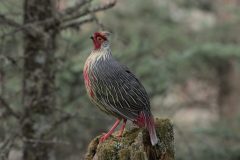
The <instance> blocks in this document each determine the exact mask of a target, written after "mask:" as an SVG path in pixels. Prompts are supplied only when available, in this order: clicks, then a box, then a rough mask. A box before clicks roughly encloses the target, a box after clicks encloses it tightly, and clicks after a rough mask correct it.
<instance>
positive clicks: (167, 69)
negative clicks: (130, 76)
mask: <svg viewBox="0 0 240 160" xmlns="http://www.w3.org/2000/svg"><path fill="white" fill-rule="evenodd" d="M75 2H76V1H75V0H58V1H57V9H58V10H60V11H61V10H63V9H64V8H66V7H68V6H71V5H72V4H74V3H75ZM105 2H108V1H107V0H95V1H93V2H92V3H93V4H100V3H105ZM22 5H23V1H22V0H0V13H1V14H5V15H7V17H10V18H13V19H15V20H16V21H19V22H21V21H22V15H23V7H22ZM96 16H97V18H98V22H97V23H96V22H92V23H88V24H84V25H82V26H81V27H72V28H68V29H64V30H62V31H61V32H60V34H59V35H58V36H57V44H56V48H57V49H56V53H55V66H56V68H57V70H56V78H55V83H56V84H55V85H56V89H55V91H56V92H55V101H56V112H55V114H54V115H52V116H51V118H52V119H53V120H54V119H55V118H56V117H59V116H61V115H65V114H67V115H71V116H70V118H67V119H66V121H64V122H63V123H62V124H61V125H59V126H58V127H56V128H55V129H54V130H53V133H52V135H53V136H52V140H53V142H52V143H51V145H52V149H51V152H50V153H49V154H50V155H51V156H50V157H51V158H50V159H52V160H54V159H57V160H76V159H81V158H83V155H84V153H85V151H86V148H87V145H88V143H89V142H90V140H91V139H93V138H94V137H95V136H97V135H99V134H101V133H102V132H105V131H107V130H108V129H109V127H110V126H111V125H112V124H113V123H114V120H115V118H113V117H108V116H107V115H105V114H104V113H102V112H100V111H99V110H98V109H97V108H96V107H95V106H94V105H92V104H91V103H90V101H89V99H88V97H87V95H86V92H85V87H84V82H83V76H82V70H83V65H84V61H85V60H86V58H87V56H88V55H89V54H90V52H91V49H92V48H93V45H92V42H91V40H90V39H89V37H90V35H91V34H92V33H93V32H95V31H97V30H99V29H100V27H103V28H105V29H107V30H110V31H111V32H112V33H113V34H112V37H111V38H112V39H111V41H112V52H113V55H114V57H116V59H118V60H119V61H121V62H122V63H124V64H126V65H127V66H128V67H129V68H130V69H131V70H132V72H133V73H135V74H136V75H137V77H138V78H139V79H140V81H141V82H142V83H143V85H144V86H145V88H146V90H147V92H148V93H149V96H150V99H151V107H152V112H153V114H154V116H156V117H161V118H169V119H171V120H172V122H173V124H174V130H175V150H176V159H177V160H183V159H184V160H188V159H189V160H202V159H205V160H239V159H240V1H239V0H147V1H146V0H138V1H133V0H132V1H128V0H119V1H118V2H117V4H116V6H114V7H113V8H111V9H109V10H106V11H104V12H100V13H97V14H96ZM0 22H1V21H0ZM9 30H11V29H10V28H9V27H8V26H7V25H1V23H0V34H1V35H3V34H6V33H7V32H8V31H9ZM22 38H23V36H22V34H21V33H20V32H17V33H14V34H11V35H9V36H5V37H4V38H3V37H1V39H0V96H1V97H4V98H5V100H6V101H7V102H8V103H9V104H10V106H11V107H12V108H13V110H14V111H16V112H21V111H22V102H21V101H22V78H23V76H22V74H23V70H22V65H23V61H24V57H23V41H22ZM0 105H1V104H0ZM50 121H51V119H50ZM46 126H47V123H43V124H41V125H39V126H38V127H40V128H41V127H42V128H43V129H44V127H46ZM19 128H20V127H19V124H18V122H17V121H16V120H15V119H14V118H13V117H11V116H9V115H8V113H7V111H6V109H5V108H4V107H1V106H0V147H3V146H2V145H3V144H4V142H5V140H6V139H7V138H8V137H9V136H10V135H11V133H15V132H18V129H19ZM127 128H131V123H129V126H128V127H127ZM22 148H23V142H22V140H21V137H16V139H14V141H13V143H12V145H11V146H10V147H9V154H8V158H9V159H10V160H18V159H21V156H22ZM0 153H1V150H0Z"/></svg>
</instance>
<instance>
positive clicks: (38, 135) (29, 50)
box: [21, 0, 57, 160]
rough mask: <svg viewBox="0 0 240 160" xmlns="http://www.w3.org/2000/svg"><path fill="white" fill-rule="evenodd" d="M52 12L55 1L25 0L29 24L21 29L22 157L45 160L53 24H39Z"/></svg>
mask: <svg viewBox="0 0 240 160" xmlns="http://www.w3.org/2000/svg"><path fill="white" fill-rule="evenodd" d="M54 14H55V3H54V0H25V1H24V17H23V20H24V24H29V23H31V24H32V26H31V28H30V29H29V31H28V32H24V37H23V40H24V76H23V106H24V107H25V113H24V116H23V118H22V120H21V126H22V135H23V137H24V149H23V159H24V160H48V159H49V156H48V153H49V150H50V147H51V146H50V145H49V144H47V143H43V140H44V141H47V140H49V139H50V138H49V137H47V136H46V135H45V132H46V128H47V127H44V126H46V125H48V124H49V121H48V120H50V116H51V113H52V108H53V107H54V87H55V86H54V77H55V76H54V74H55V67H54V52H55V40H56V34H57V32H56V29H53V27H54V26H56V24H52V23H51V24H49V23H39V22H40V21H44V20H45V19H47V18H50V17H53V16H54ZM36 22H37V23H36Z"/></svg>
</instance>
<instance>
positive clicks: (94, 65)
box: [83, 31, 158, 146]
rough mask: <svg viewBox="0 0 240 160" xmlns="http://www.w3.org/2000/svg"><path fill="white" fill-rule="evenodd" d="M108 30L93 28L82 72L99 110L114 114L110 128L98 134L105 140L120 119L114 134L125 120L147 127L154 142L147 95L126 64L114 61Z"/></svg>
mask: <svg viewBox="0 0 240 160" xmlns="http://www.w3.org/2000/svg"><path fill="white" fill-rule="evenodd" d="M110 35H111V33H110V32H108V31H98V32H95V33H94V34H93V35H92V36H91V39H92V41H93V49H92V51H91V53H90V55H89V56H88V58H87V59H86V61H85V64H84V69H83V76H84V83H85V87H86V90H87V94H88V96H89V98H90V100H91V101H92V102H93V103H94V104H95V105H96V106H97V107H98V108H99V109H100V110H101V111H103V112H105V113H106V114H108V115H111V116H114V117H116V122H115V123H114V125H113V126H112V128H111V129H110V130H109V131H108V132H107V133H106V134H104V135H103V136H102V137H101V138H100V142H103V141H105V140H106V139H107V138H108V137H109V136H110V135H111V134H112V133H113V132H114V130H115V129H116V127H117V126H118V125H119V124H120V122H121V121H122V122H123V123H122V126H121V128H120V132H119V134H118V135H117V137H118V138H121V137H122V134H123V132H124V129H125V126H126V122H127V120H129V121H132V122H133V123H134V124H135V125H137V126H139V127H142V128H147V130H148V132H149V135H150V141H151V144H152V145H153V146H154V145H156V144H157V143H158V137H157V135H156V130H155V123H154V118H153V115H152V113H151V109H150V100H149V96H148V94H147V92H146V90H145V88H144V87H143V85H142V84H141V82H140V81H139V80H138V78H137V77H136V76H135V75H134V74H133V73H132V72H131V71H130V70H129V68H128V67H127V66H125V65H123V64H122V63H120V62H119V61H117V60H116V59H115V58H114V57H113V55H112V51H111V46H110Z"/></svg>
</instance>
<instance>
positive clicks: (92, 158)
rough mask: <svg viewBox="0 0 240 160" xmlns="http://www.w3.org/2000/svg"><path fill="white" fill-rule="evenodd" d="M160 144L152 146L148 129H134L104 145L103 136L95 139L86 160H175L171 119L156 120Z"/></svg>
mask: <svg viewBox="0 0 240 160" xmlns="http://www.w3.org/2000/svg"><path fill="white" fill-rule="evenodd" d="M155 123H156V132H157V136H158V138H159V143H158V144H157V145H156V146H152V145H151V142H150V139H149V134H148V132H147V130H146V129H140V128H134V129H132V130H130V131H126V132H124V134H123V137H122V139H121V140H119V139H117V138H116V135H117V132H115V133H114V134H113V136H111V137H109V138H108V139H107V140H106V141H104V142H103V143H99V139H100V137H101V136H97V137H96V138H94V139H93V140H92V141H91V143H90V144H89V146H88V150H87V153H86V155H85V160H174V134H173V125H172V123H171V122H170V120H169V119H158V118H157V119H156V121H155Z"/></svg>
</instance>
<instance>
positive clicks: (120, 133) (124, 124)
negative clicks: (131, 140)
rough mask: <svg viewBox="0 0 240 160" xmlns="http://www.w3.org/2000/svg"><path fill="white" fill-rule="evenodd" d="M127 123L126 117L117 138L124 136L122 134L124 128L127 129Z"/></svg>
mask: <svg viewBox="0 0 240 160" xmlns="http://www.w3.org/2000/svg"><path fill="white" fill-rule="evenodd" d="M126 123H127V120H126V119H124V120H123V124H122V126H121V129H120V131H119V134H118V135H117V138H119V139H120V138H122V134H123V131H124V129H125V126H126Z"/></svg>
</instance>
